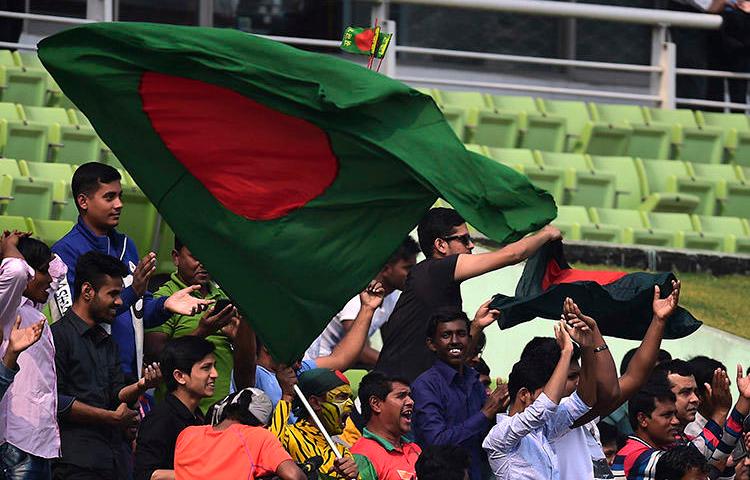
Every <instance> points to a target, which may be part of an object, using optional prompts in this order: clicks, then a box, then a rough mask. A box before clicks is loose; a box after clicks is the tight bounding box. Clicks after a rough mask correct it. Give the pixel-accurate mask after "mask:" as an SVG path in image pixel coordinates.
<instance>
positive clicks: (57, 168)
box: [24, 162, 73, 183]
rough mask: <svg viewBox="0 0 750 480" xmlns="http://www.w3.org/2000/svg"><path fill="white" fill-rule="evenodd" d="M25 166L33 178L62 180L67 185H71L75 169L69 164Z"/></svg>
mask: <svg viewBox="0 0 750 480" xmlns="http://www.w3.org/2000/svg"><path fill="white" fill-rule="evenodd" d="M24 166H25V167H26V169H27V171H28V173H29V176H30V177H33V178H43V179H45V180H53V181H58V180H62V181H64V182H65V183H70V181H71V179H72V178H73V169H72V168H70V167H71V165H69V164H67V163H45V162H24Z"/></svg>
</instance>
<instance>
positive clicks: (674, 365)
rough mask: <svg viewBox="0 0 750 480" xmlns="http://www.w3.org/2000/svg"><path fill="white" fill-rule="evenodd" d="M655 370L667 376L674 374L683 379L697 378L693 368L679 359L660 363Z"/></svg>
mask: <svg viewBox="0 0 750 480" xmlns="http://www.w3.org/2000/svg"><path fill="white" fill-rule="evenodd" d="M655 370H659V371H662V372H664V374H665V375H669V374H672V373H673V374H675V375H679V376H681V377H690V376H695V372H694V371H693V367H691V366H690V364H689V363H688V362H686V361H685V360H682V359H679V358H673V359H672V360H670V361H668V362H664V363H660V364H659V365H658V366H657V367H656V369H655Z"/></svg>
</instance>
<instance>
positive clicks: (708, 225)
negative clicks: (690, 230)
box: [698, 215, 748, 237]
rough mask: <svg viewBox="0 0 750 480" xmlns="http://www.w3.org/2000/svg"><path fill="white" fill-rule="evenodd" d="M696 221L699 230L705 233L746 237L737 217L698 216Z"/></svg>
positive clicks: (740, 221) (746, 233)
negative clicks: (699, 227) (698, 224)
mask: <svg viewBox="0 0 750 480" xmlns="http://www.w3.org/2000/svg"><path fill="white" fill-rule="evenodd" d="M698 221H699V223H700V226H701V230H702V231H704V232H707V233H719V234H722V235H727V234H731V235H735V236H737V237H748V232H746V231H745V226H744V224H743V223H742V220H741V219H739V218H737V217H711V216H707V215H699V216H698Z"/></svg>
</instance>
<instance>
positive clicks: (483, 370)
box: [474, 358, 490, 377]
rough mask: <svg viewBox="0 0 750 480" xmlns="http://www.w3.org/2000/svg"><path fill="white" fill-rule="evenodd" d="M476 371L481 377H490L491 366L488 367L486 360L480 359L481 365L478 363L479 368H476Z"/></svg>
mask: <svg viewBox="0 0 750 480" xmlns="http://www.w3.org/2000/svg"><path fill="white" fill-rule="evenodd" d="M474 370H476V371H477V373H478V374H479V375H487V376H488V377H489V376H490V366H489V365H487V362H485V361H484V358H480V359H479V363H477V366H476V367H474Z"/></svg>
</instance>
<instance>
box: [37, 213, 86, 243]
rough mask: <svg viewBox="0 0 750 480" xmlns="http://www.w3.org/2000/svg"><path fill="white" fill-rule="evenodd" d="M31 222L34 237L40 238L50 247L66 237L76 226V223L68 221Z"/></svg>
mask: <svg viewBox="0 0 750 480" xmlns="http://www.w3.org/2000/svg"><path fill="white" fill-rule="evenodd" d="M29 221H30V223H31V230H32V231H33V232H34V236H35V237H38V238H39V239H40V240H41V241H43V242H44V243H46V244H47V245H49V246H52V244H54V243H55V242H56V241H58V240H60V239H61V238H62V237H63V236H65V235H66V234H67V233H68V232H69V231H70V229H71V228H73V225H75V222H71V221H68V220H42V219H38V218H37V219H34V218H31V219H29Z"/></svg>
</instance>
